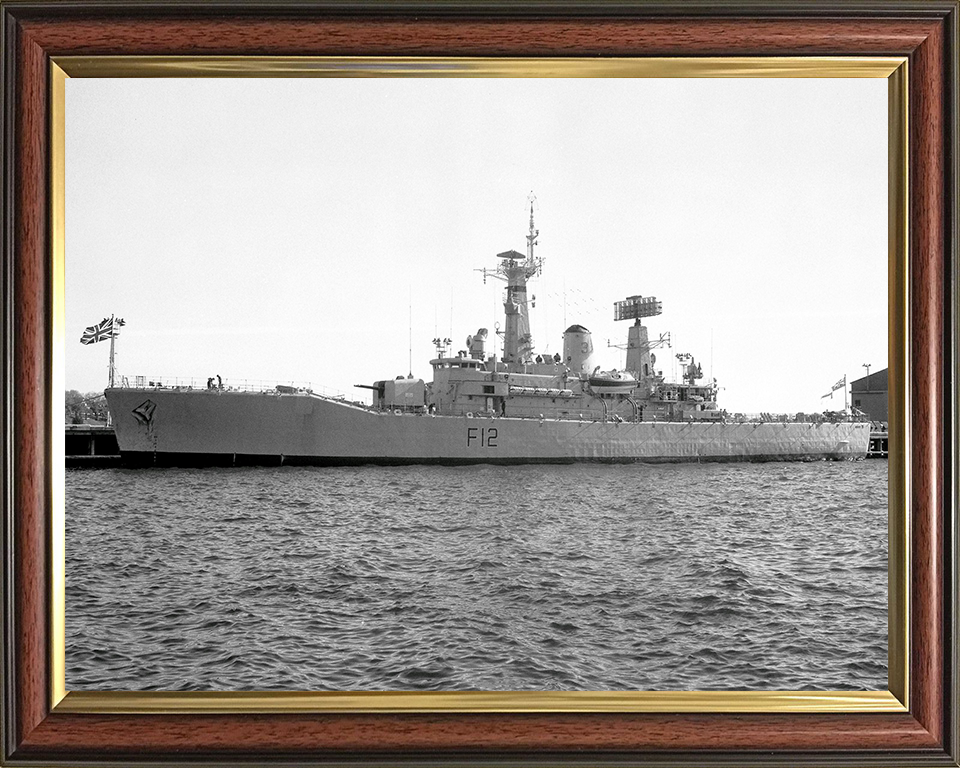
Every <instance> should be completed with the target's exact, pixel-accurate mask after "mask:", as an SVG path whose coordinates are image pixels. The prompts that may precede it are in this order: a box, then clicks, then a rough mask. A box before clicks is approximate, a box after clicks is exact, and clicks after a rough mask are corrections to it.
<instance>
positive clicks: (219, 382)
mask: <svg viewBox="0 0 960 768" xmlns="http://www.w3.org/2000/svg"><path fill="white" fill-rule="evenodd" d="M217 389H223V379H221V378H220V374H219V373H218V374H217Z"/></svg>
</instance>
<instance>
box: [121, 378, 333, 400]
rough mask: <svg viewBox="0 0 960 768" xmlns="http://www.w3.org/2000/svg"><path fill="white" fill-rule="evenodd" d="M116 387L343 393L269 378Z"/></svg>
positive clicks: (146, 381)
mask: <svg viewBox="0 0 960 768" xmlns="http://www.w3.org/2000/svg"><path fill="white" fill-rule="evenodd" d="M117 383H118V385H119V386H122V387H131V388H134V389H177V390H190V389H202V390H218V389H222V390H224V391H225V392H264V393H267V392H281V393H282V392H308V393H310V394H314V395H319V396H320V397H327V398H330V399H332V400H343V399H344V398H345V397H346V395H344V393H343V392H341V391H339V390H336V389H331V388H330V387H324V386H320V385H316V384H311V383H310V382H302V381H277V380H271V379H233V378H229V379H221V380H220V381H219V382H218V381H217V378H216V376H214V377H213V378H209V377H208V378H202V379H200V378H196V377H190V376H121V377H120V380H119V381H118V382H117Z"/></svg>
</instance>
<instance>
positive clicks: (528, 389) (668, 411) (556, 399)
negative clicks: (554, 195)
mask: <svg viewBox="0 0 960 768" xmlns="http://www.w3.org/2000/svg"><path fill="white" fill-rule="evenodd" d="M538 235H539V231H538V230H537V229H536V227H535V225H534V218H533V203H532V202H531V204H530V228H529V232H528V234H527V252H526V254H522V253H519V252H518V251H504V252H503V253H499V254H497V259H499V263H498V264H497V266H496V268H495V269H489V270H488V269H483V270H480V271H481V272H483V276H484V280H486V279H487V278H497V279H501V280H503V281H505V282H506V284H507V287H506V291H505V293H504V302H503V308H504V316H505V324H504V332H503V354H502V357H500V358H499V359H498V358H497V357H496V356H495V355H489V356H488V355H487V350H486V344H485V342H486V339H487V336H488V331H487V329H486V328H480V329H479V330H478V331H477V332H476V334H474V335H473V336H468V337H467V340H466V345H465V347H466V348H465V349H463V350H460V351H459V352H457V353H456V354H454V355H445V354H439V351H440V350H441V349H443V347H441V346H440V345H438V355H437V357H436V358H435V359H433V360H431V361H430V365H431V367H432V369H433V380H432V382H430V383H423V382H420V381H419V380H416V381H413V382H408V381H403V380H393V381H390V380H384V381H378V382H376V384H375V385H374V386H373V387H370V388H371V389H373V390H374V391H375V392H376V395H375V397H374V406H375V407H376V408H379V409H394V408H400V409H403V410H407V409H411V408H412V409H413V410H417V409H422V410H425V411H427V412H429V413H430V414H436V415H440V416H472V417H505V416H517V417H522V418H534V417H536V418H548V419H577V420H578V421H582V420H588V421H607V420H613V421H630V422H640V421H658V420H660V421H675V420H688V421H689V420H697V421H719V420H721V419H722V418H723V414H722V412H721V411H720V410H719V409H718V408H717V403H716V385H715V384H712V383H711V384H710V385H706V386H701V385H698V384H697V381H698V380H699V379H701V378H702V373H701V370H700V366H698V365H697V364H696V362H695V361H694V359H693V358H692V357H691V356H690V355H678V358H680V360H681V363H683V380H682V381H681V382H678V383H670V382H667V381H665V380H664V377H663V375H662V373H661V372H659V371H657V370H655V365H656V360H657V358H656V354H655V353H654V352H653V351H652V350H653V349H654V348H655V347H656V346H659V345H661V344H663V343H664V339H663V338H661V339H660V340H658V341H656V342H654V343H653V344H651V342H650V339H649V334H648V329H647V327H646V326H645V325H643V319H644V318H648V317H655V316H657V315H660V314H661V313H662V311H663V304H662V302H660V301H657V299H656V298H655V297H653V296H630V297H628V298H627V299H625V300H623V301H618V302H616V304H615V305H614V319H616V320H632V321H633V325H632V326H630V329H629V332H628V336H627V358H626V369H625V370H623V371H618V370H607V371H602V370H600V367H599V366H598V365H596V364H595V355H594V346H593V339H592V337H591V334H590V331H589V330H588V329H587V328H585V327H584V326H582V325H577V324H575V325H571V326H570V327H569V328H567V329H566V331H564V334H563V355H562V356H561V355H560V354H554V355H550V354H547V353H542V354H537V353H536V352H535V349H536V346H535V343H534V339H533V337H532V335H531V333H530V316H529V308H530V307H531V306H532V304H533V301H532V298H528V296H529V293H528V290H527V287H528V281H529V279H530V278H531V277H533V276H535V275H537V274H538V273H539V272H540V271H541V269H542V268H543V259H542V258H540V257H538V256H536V255H535V253H534V248H535V246H536V245H537V236H538ZM666 343H667V344H669V341H666ZM414 390H416V393H417V394H413V395H411V393H412V392H413V391H414ZM420 392H422V394H423V398H422V399H421V398H420V395H419V393H420Z"/></svg>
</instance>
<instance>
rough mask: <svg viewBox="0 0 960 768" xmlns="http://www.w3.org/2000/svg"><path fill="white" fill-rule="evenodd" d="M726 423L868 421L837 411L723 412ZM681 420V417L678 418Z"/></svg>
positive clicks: (864, 418) (861, 417)
mask: <svg viewBox="0 0 960 768" xmlns="http://www.w3.org/2000/svg"><path fill="white" fill-rule="evenodd" d="M722 418H723V420H724V421H725V422H726V423H728V424H757V423H772V424H823V423H826V422H840V421H869V420H870V419H869V418H867V417H866V416H861V415H857V414H853V415H851V414H844V413H841V412H839V411H828V412H825V413H766V412H761V413H726V412H725V413H723V417H722ZM680 420H682V419H680Z"/></svg>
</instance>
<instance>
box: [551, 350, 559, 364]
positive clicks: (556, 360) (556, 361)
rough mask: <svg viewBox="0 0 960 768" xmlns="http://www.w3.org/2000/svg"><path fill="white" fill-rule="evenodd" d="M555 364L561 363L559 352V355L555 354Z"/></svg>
mask: <svg viewBox="0 0 960 768" xmlns="http://www.w3.org/2000/svg"><path fill="white" fill-rule="evenodd" d="M553 362H555V363H559V362H560V353H559V352H557V354H555V355H554V356H553Z"/></svg>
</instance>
